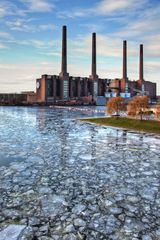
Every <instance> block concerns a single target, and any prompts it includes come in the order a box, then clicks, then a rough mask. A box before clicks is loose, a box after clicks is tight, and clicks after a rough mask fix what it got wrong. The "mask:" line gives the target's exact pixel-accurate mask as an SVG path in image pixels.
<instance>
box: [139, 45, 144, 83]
mask: <svg viewBox="0 0 160 240" xmlns="http://www.w3.org/2000/svg"><path fill="white" fill-rule="evenodd" d="M139 80H140V81H141V84H142V82H143V44H140V49H139Z"/></svg>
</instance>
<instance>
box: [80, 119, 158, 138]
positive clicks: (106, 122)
mask: <svg viewBox="0 0 160 240" xmlns="http://www.w3.org/2000/svg"><path fill="white" fill-rule="evenodd" d="M79 120H80V121H82V122H88V123H94V124H97V125H100V126H108V127H113V128H116V129H121V130H127V131H136V132H137V133H147V134H156V135H158V136H159V135H160V122H159V121H156V120H142V121H141V120H139V119H129V118H124V117H123V118H122V117H121V118H118V119H117V118H114V117H96V118H93V117H92V118H84V119H83V118H81V119H79ZM123 120H124V121H126V122H127V125H125V124H126V123H122V121H123ZM131 123H135V124H137V126H136V127H132V126H131V127H130V126H129V125H128V124H131ZM155 123H157V125H156V126H155ZM147 124H149V126H146V125H147ZM151 124H154V128H149V127H151ZM158 125H159V126H158Z"/></svg>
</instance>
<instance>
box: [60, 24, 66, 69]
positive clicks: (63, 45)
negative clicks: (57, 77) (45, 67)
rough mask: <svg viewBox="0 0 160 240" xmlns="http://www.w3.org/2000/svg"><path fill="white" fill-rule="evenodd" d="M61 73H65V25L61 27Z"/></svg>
mask: <svg viewBox="0 0 160 240" xmlns="http://www.w3.org/2000/svg"><path fill="white" fill-rule="evenodd" d="M61 70H62V73H67V27H66V26H63V27H62V69H61Z"/></svg>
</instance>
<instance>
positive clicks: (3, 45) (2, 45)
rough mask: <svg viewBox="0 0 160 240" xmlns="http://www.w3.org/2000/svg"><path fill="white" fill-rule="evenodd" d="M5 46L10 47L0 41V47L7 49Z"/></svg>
mask: <svg viewBox="0 0 160 240" xmlns="http://www.w3.org/2000/svg"><path fill="white" fill-rule="evenodd" d="M5 48H8V47H7V46H6V45H5V44H3V43H0V49H5Z"/></svg>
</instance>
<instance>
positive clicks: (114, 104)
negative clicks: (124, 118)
mask: <svg viewBox="0 0 160 240" xmlns="http://www.w3.org/2000/svg"><path fill="white" fill-rule="evenodd" d="M124 110H125V102H124V98H122V97H113V98H110V99H109V101H108V103H107V113H108V114H110V115H112V114H116V116H117V117H118V116H119V114H120V111H124Z"/></svg>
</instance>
